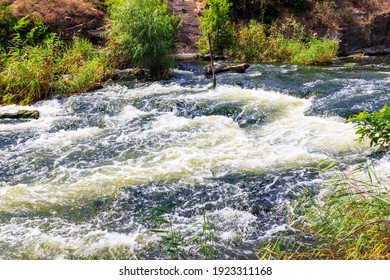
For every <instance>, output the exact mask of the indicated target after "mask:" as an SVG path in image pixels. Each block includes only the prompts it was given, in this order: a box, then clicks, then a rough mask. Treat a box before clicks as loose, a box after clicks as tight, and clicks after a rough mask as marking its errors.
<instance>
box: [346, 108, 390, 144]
mask: <svg viewBox="0 0 390 280" xmlns="http://www.w3.org/2000/svg"><path fill="white" fill-rule="evenodd" d="M348 121H349V122H355V123H356V125H355V126H356V128H357V129H358V130H357V131H356V134H358V135H360V138H359V140H360V141H363V140H364V139H365V138H368V139H370V145H371V146H379V147H380V148H381V149H387V150H388V149H389V144H390V108H389V107H388V106H387V105H385V106H384V107H383V108H382V109H381V110H380V111H379V112H372V113H368V112H367V111H364V112H360V113H359V114H358V115H356V116H354V117H352V118H349V119H348Z"/></svg>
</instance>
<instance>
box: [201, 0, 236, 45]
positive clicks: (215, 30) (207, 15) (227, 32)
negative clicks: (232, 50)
mask: <svg viewBox="0 0 390 280" xmlns="http://www.w3.org/2000/svg"><path fill="white" fill-rule="evenodd" d="M205 2H206V5H207V6H206V9H205V11H204V14H203V16H202V17H201V20H202V23H201V25H200V26H199V28H200V30H201V31H202V33H203V37H202V38H201V39H200V41H199V42H198V46H199V51H200V53H206V52H207V51H208V49H209V47H208V40H207V36H208V34H210V37H211V40H212V44H213V50H214V51H215V52H217V53H223V50H224V49H225V48H226V47H227V46H230V45H231V43H232V39H233V26H232V25H231V24H230V18H229V12H230V7H231V6H232V4H231V2H230V1H229V0H205Z"/></svg>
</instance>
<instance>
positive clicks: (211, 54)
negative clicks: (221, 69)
mask: <svg viewBox="0 0 390 280" xmlns="http://www.w3.org/2000/svg"><path fill="white" fill-rule="evenodd" d="M207 37H208V38H209V49H210V61H211V73H212V74H213V89H215V88H216V86H217V78H216V77H215V68H214V58H213V51H212V45H211V36H210V33H209V34H208V35H207Z"/></svg>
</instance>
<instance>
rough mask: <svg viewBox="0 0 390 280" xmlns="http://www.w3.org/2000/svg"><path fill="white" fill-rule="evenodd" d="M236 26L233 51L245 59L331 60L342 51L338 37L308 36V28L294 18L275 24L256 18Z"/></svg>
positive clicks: (287, 61)
mask: <svg viewBox="0 0 390 280" xmlns="http://www.w3.org/2000/svg"><path fill="white" fill-rule="evenodd" d="M236 30H237V31H236V36H235V39H234V43H233V45H232V47H231V48H230V50H229V53H230V55H232V56H233V57H235V58H236V59H239V60H241V61H242V60H244V61H249V62H260V61H262V62H286V63H293V64H315V63H327V62H329V61H331V60H332V59H333V58H334V57H336V54H337V51H338V43H337V41H335V40H331V39H329V38H322V39H320V38H318V37H313V36H306V35H305V30H304V28H303V27H302V26H301V25H300V24H299V23H298V22H297V21H295V20H293V19H290V20H287V21H286V22H285V23H284V24H282V25H280V26H278V25H277V24H273V25H272V26H271V27H269V26H268V25H266V24H263V23H260V22H257V21H255V20H252V21H250V22H249V24H239V25H237V26H236Z"/></svg>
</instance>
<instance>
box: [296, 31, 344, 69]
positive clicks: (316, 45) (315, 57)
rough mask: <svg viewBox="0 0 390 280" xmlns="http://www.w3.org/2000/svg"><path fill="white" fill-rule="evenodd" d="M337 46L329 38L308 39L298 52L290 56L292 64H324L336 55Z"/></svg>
mask: <svg viewBox="0 0 390 280" xmlns="http://www.w3.org/2000/svg"><path fill="white" fill-rule="evenodd" d="M338 48H339V44H338V42H337V41H336V40H332V39H329V38H322V39H321V38H318V37H309V38H308V39H307V42H306V43H305V44H303V46H302V48H301V50H300V51H297V52H296V53H295V54H294V55H292V57H291V60H290V62H291V63H293V64H315V63H317V64H324V63H328V62H329V61H331V60H332V59H334V58H335V57H336V55H337V52H338Z"/></svg>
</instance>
